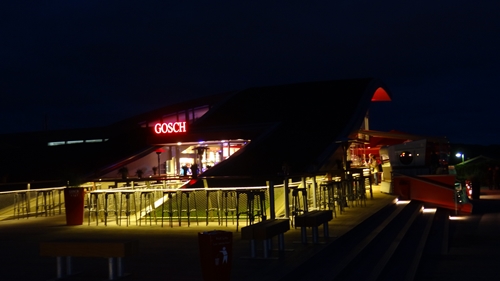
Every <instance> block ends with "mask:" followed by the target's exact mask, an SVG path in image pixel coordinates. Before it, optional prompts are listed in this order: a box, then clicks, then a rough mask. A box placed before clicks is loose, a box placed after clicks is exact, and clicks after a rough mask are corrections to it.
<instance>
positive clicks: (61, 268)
mask: <svg viewBox="0 0 500 281" xmlns="http://www.w3.org/2000/svg"><path fill="white" fill-rule="evenodd" d="M56 264H57V269H56V270H57V272H56V274H57V279H61V278H64V277H65V276H70V275H72V274H73V270H72V264H71V257H56Z"/></svg>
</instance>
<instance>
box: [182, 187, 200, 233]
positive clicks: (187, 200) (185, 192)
mask: <svg viewBox="0 0 500 281" xmlns="http://www.w3.org/2000/svg"><path fill="white" fill-rule="evenodd" d="M179 191H180V208H179V210H180V211H179V221H180V220H181V217H182V213H186V216H187V222H188V226H190V225H191V213H194V214H195V216H196V225H199V221H198V208H197V206H196V191H195V190H189V189H180V190H179ZM184 204H185V208H184V207H183V206H184Z"/></svg>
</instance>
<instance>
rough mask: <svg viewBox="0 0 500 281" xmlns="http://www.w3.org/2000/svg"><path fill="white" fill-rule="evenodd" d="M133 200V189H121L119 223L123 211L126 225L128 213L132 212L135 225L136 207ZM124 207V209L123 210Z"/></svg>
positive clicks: (128, 221)
mask: <svg viewBox="0 0 500 281" xmlns="http://www.w3.org/2000/svg"><path fill="white" fill-rule="evenodd" d="M136 206H137V205H136V202H135V191H134V190H121V191H120V215H119V219H118V220H119V224H120V225H121V221H122V215H123V213H124V212H125V220H126V221H127V226H129V224H130V215H131V213H132V212H133V213H134V215H135V224H136V225H137V208H136ZM123 207H125V210H123Z"/></svg>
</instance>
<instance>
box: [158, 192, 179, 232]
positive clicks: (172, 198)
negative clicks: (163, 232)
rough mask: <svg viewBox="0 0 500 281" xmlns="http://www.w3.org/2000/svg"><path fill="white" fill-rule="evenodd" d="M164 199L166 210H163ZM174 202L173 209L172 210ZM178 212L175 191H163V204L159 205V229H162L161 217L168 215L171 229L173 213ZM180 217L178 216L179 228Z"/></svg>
mask: <svg viewBox="0 0 500 281" xmlns="http://www.w3.org/2000/svg"><path fill="white" fill-rule="evenodd" d="M165 197H167V200H168V208H167V210H165ZM174 202H175V208H174ZM178 211H179V202H178V201H177V190H167V191H163V202H162V204H161V227H163V217H164V216H165V213H168V220H169V223H170V227H173V220H174V213H176V212H178ZM180 218H181V217H180V215H179V216H178V220H179V226H180V225H181V219H180Z"/></svg>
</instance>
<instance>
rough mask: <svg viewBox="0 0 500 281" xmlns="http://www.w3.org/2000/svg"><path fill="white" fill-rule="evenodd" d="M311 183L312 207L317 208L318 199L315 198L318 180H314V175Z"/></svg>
mask: <svg viewBox="0 0 500 281" xmlns="http://www.w3.org/2000/svg"><path fill="white" fill-rule="evenodd" d="M312 179H313V185H312V197H313V198H312V199H313V208H314V209H315V210H318V201H317V200H318V199H317V198H316V190H318V182H316V176H313V177H312Z"/></svg>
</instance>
